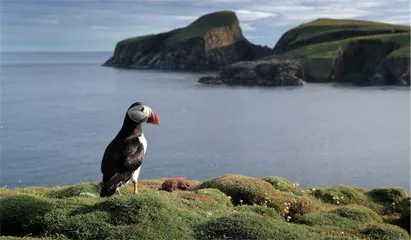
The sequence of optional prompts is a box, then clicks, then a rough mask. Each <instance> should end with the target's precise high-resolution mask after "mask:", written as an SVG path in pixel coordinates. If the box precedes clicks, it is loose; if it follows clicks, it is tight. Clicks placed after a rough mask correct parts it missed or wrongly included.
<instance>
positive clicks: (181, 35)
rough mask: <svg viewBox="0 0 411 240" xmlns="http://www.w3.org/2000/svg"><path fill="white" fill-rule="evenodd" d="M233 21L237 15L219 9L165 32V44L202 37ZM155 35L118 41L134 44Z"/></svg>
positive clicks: (235, 20)
mask: <svg viewBox="0 0 411 240" xmlns="http://www.w3.org/2000/svg"><path fill="white" fill-rule="evenodd" d="M233 23H238V19H237V16H236V15H235V13H234V12H232V11H220V12H215V13H211V14H207V15H204V16H201V17H200V18H198V19H197V20H195V21H194V22H193V23H191V24H190V25H188V26H187V27H184V28H178V29H175V30H172V31H170V32H167V33H165V34H167V35H168V36H167V38H166V39H165V44H166V45H167V46H170V45H172V44H175V43H178V42H183V41H187V40H190V39H192V38H196V37H202V36H204V34H206V32H207V31H208V30H210V29H213V28H219V27H223V26H227V25H231V24H233ZM153 36H155V35H154V34H151V35H146V36H139V37H132V38H128V39H125V40H123V41H121V42H119V44H120V45H123V44H133V43H134V44H136V43H138V42H139V41H141V40H147V39H148V38H150V37H153Z"/></svg>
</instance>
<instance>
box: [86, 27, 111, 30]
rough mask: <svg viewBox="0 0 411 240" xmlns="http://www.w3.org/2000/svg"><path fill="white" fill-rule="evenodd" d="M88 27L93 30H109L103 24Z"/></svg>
mask: <svg viewBox="0 0 411 240" xmlns="http://www.w3.org/2000/svg"><path fill="white" fill-rule="evenodd" d="M90 29H93V30H109V29H110V28H109V27H104V26H91V27H90Z"/></svg>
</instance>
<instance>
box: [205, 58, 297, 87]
mask: <svg viewBox="0 0 411 240" xmlns="http://www.w3.org/2000/svg"><path fill="white" fill-rule="evenodd" d="M303 77H304V71H303V67H302V66H301V64H300V63H298V62H297V61H291V60H277V59H271V60H259V61H251V62H248V61H245V62H238V63H235V64H232V65H230V66H229V67H227V68H225V69H224V70H222V71H221V72H220V73H219V74H218V75H217V76H216V77H203V78H201V79H200V80H199V82H200V83H204V84H228V85H260V86H294V85H302V84H303V83H304V80H303Z"/></svg>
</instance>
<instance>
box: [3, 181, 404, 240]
mask: <svg viewBox="0 0 411 240" xmlns="http://www.w3.org/2000/svg"><path fill="white" fill-rule="evenodd" d="M165 180H166V179H157V180H145V181H144V180H142V181H140V183H139V186H140V187H139V189H140V194H139V195H137V196H135V195H133V194H132V192H133V191H132V185H131V184H130V185H127V186H125V187H123V188H122V189H121V193H122V195H121V196H118V195H117V196H113V197H110V198H100V197H97V196H98V195H99V191H100V186H99V184H97V183H82V184H78V185H73V186H66V187H55V188H43V187H29V188H23V189H11V190H9V189H7V188H0V234H1V235H2V236H3V237H1V236H0V239H17V237H23V236H24V238H28V239H30V238H33V239H34V238H35V239H44V238H47V239H83V240H87V239H250V240H252V239H273V240H275V239H295V240H314V239H410V237H409V234H408V233H407V231H406V230H408V231H409V224H410V222H409V216H410V196H409V194H407V193H406V192H405V191H404V190H403V189H401V188H377V189H372V190H367V189H361V188H355V187H351V186H346V185H337V186H332V187H327V188H307V189H302V188H300V187H299V183H298V182H290V181H288V180H287V179H284V178H281V177H275V176H273V177H266V178H263V179H260V178H252V177H247V176H243V175H237V174H229V175H224V176H220V177H216V178H211V179H208V180H206V181H204V182H201V183H200V182H197V181H191V182H189V184H190V189H189V190H187V191H173V192H167V191H162V190H159V188H161V186H162V183H163V182H164V181H165ZM401 227H403V228H405V229H406V230H404V229H403V228H401ZM4 236H8V237H4ZM11 236H14V238H13V237H11ZM28 236H29V237H28Z"/></svg>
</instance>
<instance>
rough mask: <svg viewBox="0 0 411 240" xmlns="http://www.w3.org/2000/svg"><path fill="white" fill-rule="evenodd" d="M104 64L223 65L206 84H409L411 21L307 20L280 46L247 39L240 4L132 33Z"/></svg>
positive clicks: (191, 67)
mask: <svg viewBox="0 0 411 240" xmlns="http://www.w3.org/2000/svg"><path fill="white" fill-rule="evenodd" d="M103 65H104V66H111V67H119V68H136V69H173V70H189V71H199V70H216V71H219V72H217V73H216V74H215V75H214V76H205V77H203V78H201V79H200V80H199V82H201V83H205V84H229V85H264V86H283V85H302V84H304V83H306V82H308V83H310V82H336V83H349V84H356V85H401V86H409V85H410V26H403V25H393V24H387V23H379V22H371V21H363V20H350V19H328V18H320V19H316V20H314V21H311V22H308V23H304V24H301V25H300V26H297V27H295V28H293V29H291V30H289V31H287V32H286V33H284V34H283V36H282V37H281V38H280V40H279V41H278V42H277V43H276V44H275V46H274V47H273V48H270V47H267V46H259V45H255V44H253V43H251V42H250V41H248V40H247V39H246V38H245V37H244V35H243V33H242V30H241V26H240V23H239V19H238V18H237V16H236V14H235V12H232V11H220V12H215V13H210V14H207V15H204V16H201V17H200V18H198V19H197V20H195V21H194V22H193V23H191V24H190V25H188V26H187V27H184V28H178V29H174V30H171V31H169V32H166V33H160V34H152V35H147V36H140V37H134V38H129V39H125V40H123V41H120V42H119V43H117V45H116V48H115V51H114V54H113V56H112V57H111V58H110V59H108V60H107V61H106V62H105V63H104V64H103Z"/></svg>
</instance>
